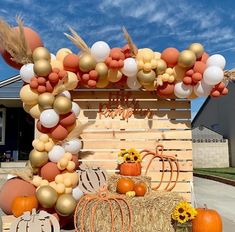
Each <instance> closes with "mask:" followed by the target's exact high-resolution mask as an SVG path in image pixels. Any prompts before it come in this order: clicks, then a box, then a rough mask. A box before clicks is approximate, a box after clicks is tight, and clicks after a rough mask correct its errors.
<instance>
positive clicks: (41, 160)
mask: <svg viewBox="0 0 235 232" xmlns="http://www.w3.org/2000/svg"><path fill="white" fill-rule="evenodd" d="M29 160H30V163H31V166H32V167H35V168H40V167H41V166H43V165H44V164H46V163H47V162H48V154H47V152H40V151H37V150H35V149H33V150H32V151H31V152H30V154H29Z"/></svg>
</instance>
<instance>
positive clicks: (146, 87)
mask: <svg viewBox="0 0 235 232" xmlns="http://www.w3.org/2000/svg"><path fill="white" fill-rule="evenodd" d="M143 87H144V89H146V90H148V91H154V90H156V88H157V81H154V82H152V83H151V84H150V85H144V86H143Z"/></svg>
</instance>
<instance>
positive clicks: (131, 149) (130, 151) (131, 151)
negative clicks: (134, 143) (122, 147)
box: [128, 148, 139, 156]
mask: <svg viewBox="0 0 235 232" xmlns="http://www.w3.org/2000/svg"><path fill="white" fill-rule="evenodd" d="M128 153H129V154H130V155H133V156H134V155H138V154H139V152H138V151H137V150H136V149H135V148H130V149H129V150H128Z"/></svg>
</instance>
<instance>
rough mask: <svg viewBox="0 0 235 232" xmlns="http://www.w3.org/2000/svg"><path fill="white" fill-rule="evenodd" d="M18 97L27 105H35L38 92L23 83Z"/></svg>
mask: <svg viewBox="0 0 235 232" xmlns="http://www.w3.org/2000/svg"><path fill="white" fill-rule="evenodd" d="M20 98H21V100H22V101H23V102H24V103H25V104H27V105H36V104H37V103H38V93H37V92H36V91H34V90H32V89H31V88H30V86H29V85H25V86H23V87H22V88H21V90H20Z"/></svg>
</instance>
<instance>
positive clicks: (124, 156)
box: [118, 148, 142, 164]
mask: <svg viewBox="0 0 235 232" xmlns="http://www.w3.org/2000/svg"><path fill="white" fill-rule="evenodd" d="M141 161H142V157H141V155H140V153H139V152H138V151H137V150H136V149H135V148H130V149H128V150H123V151H121V152H119V153H118V164H122V163H138V162H141Z"/></svg>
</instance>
